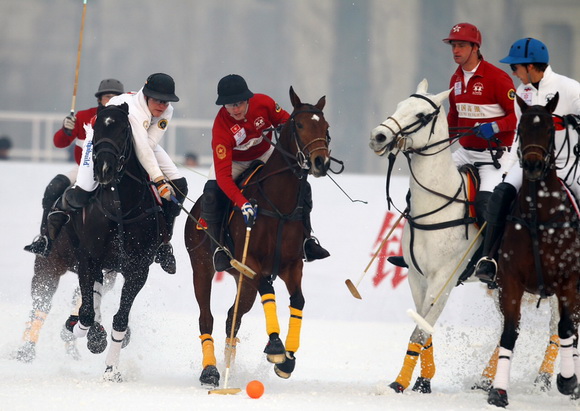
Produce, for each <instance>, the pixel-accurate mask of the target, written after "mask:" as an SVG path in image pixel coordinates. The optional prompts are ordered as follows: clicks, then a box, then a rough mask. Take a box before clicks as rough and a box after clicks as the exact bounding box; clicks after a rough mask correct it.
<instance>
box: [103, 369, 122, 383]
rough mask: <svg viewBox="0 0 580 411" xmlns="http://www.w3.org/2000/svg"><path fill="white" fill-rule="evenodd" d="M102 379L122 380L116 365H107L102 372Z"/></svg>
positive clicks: (109, 380) (110, 380)
mask: <svg viewBox="0 0 580 411" xmlns="http://www.w3.org/2000/svg"><path fill="white" fill-rule="evenodd" d="M103 381H108V382H123V376H122V375H121V373H120V372H119V370H118V369H117V367H116V366H114V365H107V368H106V369H105V373H104V374H103Z"/></svg>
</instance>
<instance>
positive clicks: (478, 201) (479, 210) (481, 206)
mask: <svg viewBox="0 0 580 411" xmlns="http://www.w3.org/2000/svg"><path fill="white" fill-rule="evenodd" d="M491 196H492V193H491V192H489V191H479V192H478V193H477V194H476V195H475V214H476V217H477V223H478V224H479V226H480V227H481V226H482V225H483V223H484V222H485V216H486V212H487V204H488V203H489V199H490V197H491Z"/></svg>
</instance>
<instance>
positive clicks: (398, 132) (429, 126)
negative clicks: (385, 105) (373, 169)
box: [369, 79, 451, 156]
mask: <svg viewBox="0 0 580 411" xmlns="http://www.w3.org/2000/svg"><path fill="white" fill-rule="evenodd" d="M427 87H428V83H427V80H426V79H423V80H422V81H421V82H420V83H419V85H418V86H417V91H416V92H415V94H412V95H411V96H410V97H409V98H407V99H406V100H403V101H401V102H400V103H399V104H398V105H397V110H396V111H395V113H394V114H392V115H391V116H389V117H387V119H386V120H385V121H383V122H382V123H381V124H380V125H379V126H377V127H375V128H374V129H373V130H372V131H371V141H370V143H369V146H370V148H371V149H372V150H373V151H374V152H375V153H376V154H377V155H379V156H382V155H384V154H385V153H387V152H391V151H393V150H395V149H398V150H403V151H405V150H410V149H417V148H423V147H426V146H427V145H429V143H432V142H433V141H434V140H431V138H432V136H433V135H434V134H438V135H439V133H440V132H443V133H442V134H441V135H443V134H445V133H447V134H448V131H447V119H446V117H445V111H444V109H443V107H442V106H441V104H442V103H443V101H445V99H447V98H448V97H449V93H450V92H451V90H446V91H443V92H441V93H439V94H437V95H432V94H428V93H427Z"/></svg>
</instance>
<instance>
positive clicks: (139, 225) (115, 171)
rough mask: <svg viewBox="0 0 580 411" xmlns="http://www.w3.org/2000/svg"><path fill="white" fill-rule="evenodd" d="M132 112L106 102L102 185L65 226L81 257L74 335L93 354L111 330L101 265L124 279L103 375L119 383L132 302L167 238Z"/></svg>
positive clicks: (99, 130) (98, 166)
mask: <svg viewBox="0 0 580 411" xmlns="http://www.w3.org/2000/svg"><path fill="white" fill-rule="evenodd" d="M128 114H129V107H128V105H127V103H123V104H121V105H119V106H115V105H110V106H106V107H105V108H103V109H102V110H101V111H100V112H99V113H98V114H97V117H96V119H95V123H94V137H93V140H92V150H93V159H94V176H95V179H96V181H97V182H98V188H97V189H96V191H95V193H94V194H93V196H92V198H91V201H90V202H89V204H88V205H87V206H86V207H85V208H84V209H83V211H82V212H76V213H72V215H71V221H70V223H68V224H66V225H65V227H66V228H67V230H68V233H69V235H70V236H71V238H72V240H73V249H74V250H75V258H76V259H77V261H78V277H79V286H80V290H81V298H82V303H81V306H80V308H79V318H78V322H77V323H76V324H74V326H73V327H70V328H72V331H73V334H74V335H75V336H76V337H78V338H83V337H86V338H87V347H88V349H89V351H91V352H92V353H100V352H103V351H104V350H105V349H106V347H107V333H106V331H105V329H104V327H103V326H102V325H101V324H100V322H99V321H98V319H99V316H100V315H99V309H100V302H101V301H100V300H101V295H102V288H103V269H105V268H107V269H113V270H115V271H117V272H119V273H121V274H122V275H123V277H124V279H125V281H124V283H123V288H122V291H121V299H120V303H119V309H118V310H117V312H116V314H115V315H114V317H113V325H112V331H111V345H110V347H109V351H108V353H107V358H106V360H105V363H106V368H105V373H104V375H103V378H104V379H105V380H109V381H114V382H120V381H122V375H121V373H120V371H119V370H118V364H119V356H120V350H121V347H122V344H123V341H124V340H125V339H126V338H127V337H128V332H127V330H128V323H129V314H130V311H131V307H132V305H133V302H134V300H135V298H136V296H137V294H138V293H139V292H140V291H141V289H142V288H143V286H144V285H145V282H146V281H147V277H148V274H149V266H150V265H151V264H152V263H153V259H154V256H155V252H156V250H157V248H158V247H159V245H160V244H161V241H162V240H163V238H165V237H166V236H167V232H166V228H165V227H166V224H165V221H164V219H163V214H162V209H161V206H160V201H159V199H158V197H156V196H155V195H154V193H153V192H152V187H151V182H150V180H149V177H148V175H147V173H146V172H145V170H144V169H143V167H142V166H141V164H140V162H139V160H138V158H137V154H136V152H135V149H134V142H133V135H132V132H131V125H130V123H129V119H128ZM87 144H88V143H87ZM95 317H96V318H95ZM71 325H72V324H69V326H71Z"/></svg>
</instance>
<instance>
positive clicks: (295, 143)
mask: <svg viewBox="0 0 580 411" xmlns="http://www.w3.org/2000/svg"><path fill="white" fill-rule="evenodd" d="M290 101H291V103H292V106H293V107H294V111H292V113H291V114H290V119H289V120H288V122H287V124H288V125H289V127H290V132H291V142H290V144H289V146H288V147H286V150H287V151H289V152H291V153H292V154H294V155H295V156H296V160H297V162H298V164H299V165H300V167H301V168H303V169H308V170H309V173H310V174H312V175H313V176H314V177H322V176H325V175H326V172H327V171H328V169H329V167H330V150H329V149H328V144H329V143H330V136H329V134H328V127H329V126H328V123H327V121H326V119H325V118H324V113H323V112H322V109H323V108H324V105H325V104H326V97H321V98H320V99H319V100H318V102H317V103H316V104H314V105H312V104H305V103H302V102H301V101H300V97H298V95H297V94H296V93H295V92H294V89H293V88H292V87H290Z"/></svg>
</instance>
